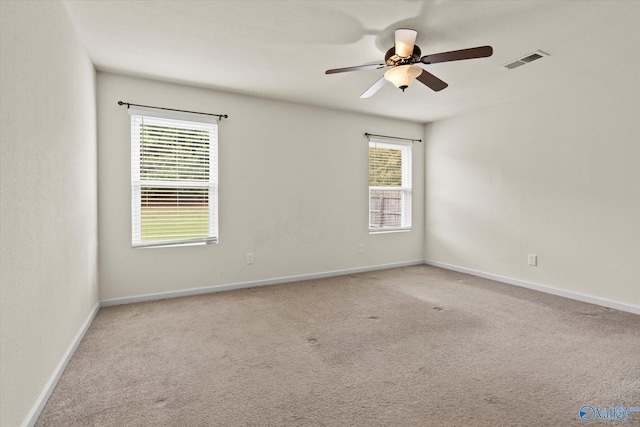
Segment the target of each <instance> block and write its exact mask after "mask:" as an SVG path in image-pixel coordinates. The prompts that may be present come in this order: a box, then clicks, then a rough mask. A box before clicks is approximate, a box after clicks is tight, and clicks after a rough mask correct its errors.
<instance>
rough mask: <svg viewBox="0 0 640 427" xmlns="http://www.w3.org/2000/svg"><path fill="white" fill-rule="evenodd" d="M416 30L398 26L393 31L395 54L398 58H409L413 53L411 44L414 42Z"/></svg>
mask: <svg viewBox="0 0 640 427" xmlns="http://www.w3.org/2000/svg"><path fill="white" fill-rule="evenodd" d="M417 34H418V33H417V32H416V30H409V29H407V28H400V29H397V30H396V31H395V36H396V43H395V47H396V55H398V56H399V57H400V58H409V57H410V56H411V55H412V54H413V46H414V44H415V43H416V35H417Z"/></svg>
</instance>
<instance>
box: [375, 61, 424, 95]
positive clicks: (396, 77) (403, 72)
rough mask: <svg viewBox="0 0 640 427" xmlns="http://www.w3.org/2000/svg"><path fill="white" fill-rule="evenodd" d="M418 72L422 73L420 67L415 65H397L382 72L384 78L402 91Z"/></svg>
mask: <svg viewBox="0 0 640 427" xmlns="http://www.w3.org/2000/svg"><path fill="white" fill-rule="evenodd" d="M420 74H422V68H420V67H418V66H416V65H399V66H397V67H393V68H392V69H390V70H389V71H387V72H386V73H384V78H385V79H387V80H389V81H390V82H391V83H393V84H394V85H395V87H397V88H399V89H402V90H403V91H404V90H405V89H406V88H408V87H409V86H411V83H413V80H414V79H415V78H416V77H418V76H419V75H420Z"/></svg>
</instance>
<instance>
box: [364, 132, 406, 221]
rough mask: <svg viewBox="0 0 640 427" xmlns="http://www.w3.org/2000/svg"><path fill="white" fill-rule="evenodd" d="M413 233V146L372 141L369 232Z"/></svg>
mask: <svg viewBox="0 0 640 427" xmlns="http://www.w3.org/2000/svg"><path fill="white" fill-rule="evenodd" d="M410 229H411V145H410V144H409V143H408V144H403V143H398V142H388V141H387V140H384V139H378V138H375V139H374V138H373V137H371V138H370V140H369V232H381V231H396V230H410Z"/></svg>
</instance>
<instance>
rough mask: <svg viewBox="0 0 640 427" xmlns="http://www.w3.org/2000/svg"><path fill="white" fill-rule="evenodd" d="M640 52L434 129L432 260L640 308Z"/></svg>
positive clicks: (429, 187)
mask: <svg viewBox="0 0 640 427" xmlns="http://www.w3.org/2000/svg"><path fill="white" fill-rule="evenodd" d="M638 44H640V38H639V39H638ZM638 48H639V49H640V46H639V47H638ZM637 58H640V57H638V56H637V55H636V57H634V58H628V61H627V64H626V65H627V68H626V69H625V70H624V71H618V72H610V73H609V74H608V75H606V76H596V77H590V78H584V77H581V76H576V82H575V83H574V84H573V85H571V86H568V87H562V88H556V89H554V90H550V91H549V92H546V93H544V94H541V95H537V96H532V97H528V98H523V99H519V100H517V101H514V102H511V103H508V104H503V105H499V106H496V107H492V108H487V109H483V110H480V111H476V112H473V113H469V114H466V115H463V116H459V117H456V118H452V119H449V120H443V121H439V122H435V123H432V124H429V125H427V128H426V129H427V132H426V135H427V148H426V170H427V173H426V194H427V201H426V206H427V208H426V212H425V217H426V226H425V229H426V235H425V259H427V260H431V261H436V262H440V263H446V264H450V265H455V266H459V267H464V268H467V269H472V270H476V271H481V272H486V273H490V274H495V275H499V276H503V277H507V278H513V279H518V280H523V281H527V282H530V283H535V284H540V285H544V286H549V287H553V288H557V289H560V290H564V291H569V292H572V293H578V294H583V295H587V296H592V297H597V298H601V299H606V300H610V301H615V302H619V303H623V304H630V305H633V306H636V307H640V172H639V171H640V145H639V144H638V141H640V122H639V121H638V115H639V113H640V81H639V80H638V75H640V61H638V60H637ZM603 81H606V82H607V84H602V82H603ZM528 254H535V255H537V256H538V266H536V267H532V266H529V265H528V264H527V255H528Z"/></svg>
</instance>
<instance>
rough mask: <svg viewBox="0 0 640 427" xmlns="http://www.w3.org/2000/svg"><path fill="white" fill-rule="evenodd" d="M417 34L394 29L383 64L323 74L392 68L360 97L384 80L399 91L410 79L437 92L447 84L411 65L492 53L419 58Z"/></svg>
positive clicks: (481, 50)
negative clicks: (390, 46) (392, 44)
mask: <svg viewBox="0 0 640 427" xmlns="http://www.w3.org/2000/svg"><path fill="white" fill-rule="evenodd" d="M417 35H418V32H417V31H416V30H411V29H408V28H399V29H397V30H396V31H395V44H394V47H392V48H391V49H389V50H388V51H387V53H386V54H385V55H384V61H385V62H384V64H368V65H358V66H355V67H345V68H334V69H332V70H327V71H325V74H336V73H345V72H348V71H359V70H370V69H373V68H377V69H380V68H385V67H392V68H391V69H389V70H388V71H387V72H385V73H384V76H382V77H380V79H378V81H376V82H375V83H374V84H373V85H371V87H369V89H367V90H366V91H365V92H364V93H363V94H362V95H360V98H369V97H370V96H372V95H373V94H374V93H376V92H377V91H378V90H379V89H380V88H381V87H382V86H384V84H385V82H386V81H387V80H389V81H390V82H391V83H393V84H394V85H395V86H396V87H397V88H399V89H402V91H403V92H404V90H405V89H406V88H408V87H409V86H410V85H411V83H412V82H413V80H414V79H415V80H418V81H419V82H420V83H423V84H424V85H426V86H428V87H430V88H431V89H432V90H434V91H436V92H438V91H441V90H442V89H444V88H446V87H447V86H448V84H446V83H445V82H443V81H442V80H440V79H439V78H437V77H436V76H434V75H433V74H431V73H429V72H428V71H426V70H424V69H423V68H421V67H418V66H417V65H414V64H435V63H438V62H449V61H460V60H463V59H474V58H486V57H488V56H491V55H492V54H493V48H492V47H491V46H480V47H472V48H470V49H461V50H452V51H450V52H442V53H435V54H432V55H425V56H423V57H420V55H421V54H422V53H421V51H420V48H419V47H418V46H417V45H416V44H415V42H416V36H417Z"/></svg>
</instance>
